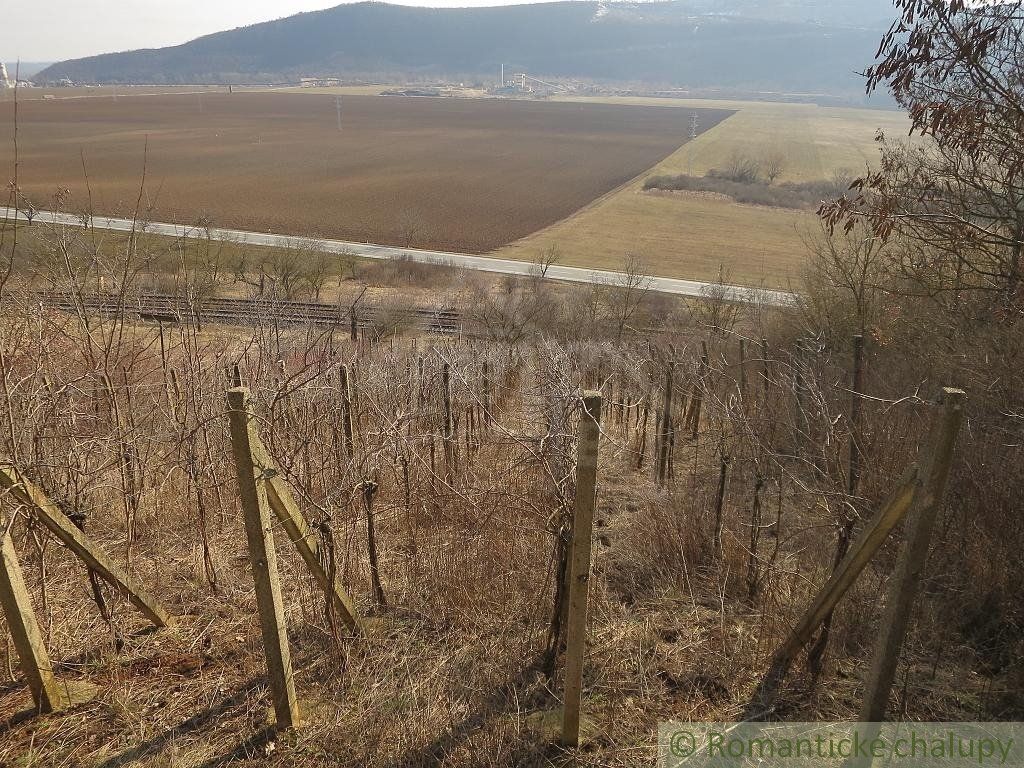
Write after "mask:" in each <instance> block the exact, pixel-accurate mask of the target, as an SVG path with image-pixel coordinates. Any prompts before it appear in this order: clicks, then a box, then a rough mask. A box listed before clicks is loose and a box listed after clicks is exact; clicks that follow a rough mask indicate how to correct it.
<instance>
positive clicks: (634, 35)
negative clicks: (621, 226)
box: [36, 0, 889, 93]
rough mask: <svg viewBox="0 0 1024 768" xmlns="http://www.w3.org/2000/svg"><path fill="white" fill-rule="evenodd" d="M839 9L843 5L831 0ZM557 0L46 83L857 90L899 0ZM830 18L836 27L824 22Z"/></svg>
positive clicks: (321, 34)
mask: <svg viewBox="0 0 1024 768" xmlns="http://www.w3.org/2000/svg"><path fill="white" fill-rule="evenodd" d="M833 5H835V6H836V8H833V7H832V6H833ZM858 6H860V7H859V8H858V11H859V13H860V14H861V15H860V16H859V18H862V19H863V20H864V21H861V22H859V25H853V24H851V23H849V22H850V21H851V19H850V18H848V17H849V12H846V13H845V14H844V13H843V12H841V11H840V10H837V8H839V7H840V5H839V4H837V2H836V0H731V1H730V2H710V0H670V1H669V2H661V3H633V2H622V3H606V2H591V1H586V2H556V3H542V4H535V5H519V6H504V7H493V8H454V9H434V8H412V7H406V6H398V5H388V4H384V3H370V2H365V3H356V4H352V5H341V6H338V7H336V8H330V9H327V10H323V11H316V12H312V13H302V14H298V15H296V16H291V17H289V18H286V19H280V20H278V21H271V22H266V23H263V24H256V25H253V26H249V27H241V28H238V29H234V30H230V31H226V32H219V33H217V34H213V35H208V36H206V37H201V38H198V39H196V40H193V41H191V42H189V43H185V44H184V45H179V46H173V47H170V48H161V49H155V50H139V51H131V52H126V53H111V54H104V55H101V56H92V57H89V58H84V59H76V60H72V61H65V62H61V63H58V64H54V65H53V66H51V67H48V68H47V69H46V70H44V71H43V72H41V73H40V74H39V75H38V76H37V77H36V80H37V81H39V82H43V81H55V80H58V79H60V78H63V77H69V78H71V79H72V80H75V81H79V82H99V83H104V82H107V83H110V82H121V83H195V82H260V81H263V82H265V81H268V80H276V79H285V78H294V77H298V76H301V75H314V76H329V75H334V76H343V77H355V76H362V77H377V78H387V77H388V76H392V77H394V76H401V77H403V78H406V79H408V78H417V77H419V78H437V77H445V76H447V77H459V78H474V79H476V78H480V79H484V80H485V81H486V82H493V80H494V79H495V78H496V73H497V70H498V67H499V65H500V64H501V63H504V64H505V65H506V68H507V69H506V71H520V70H525V71H528V72H530V73H531V74H535V75H538V76H542V77H543V76H545V75H547V76H551V77H574V78H594V79H601V80H615V81H640V82H646V83H657V84H665V85H682V86H693V87H712V86H714V87H732V88H749V89H771V90H789V91H793V90H807V91H829V92H833V93H834V92H837V91H847V92H848V91H852V90H855V89H858V88H859V80H858V78H857V76H856V75H855V74H854V72H856V71H859V70H860V69H862V68H863V67H864V65H865V63H866V61H867V60H868V59H869V58H870V55H871V53H872V52H873V50H874V48H875V46H876V45H877V40H878V36H879V27H880V26H881V24H882V23H884V21H883V20H884V18H885V8H887V7H888V6H889V3H888V2H887V0H870V2H865V3H863V4H861V3H858ZM823 18H824V19H829V22H828V24H825V23H823V22H822V19H823Z"/></svg>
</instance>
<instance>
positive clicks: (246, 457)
mask: <svg viewBox="0 0 1024 768" xmlns="http://www.w3.org/2000/svg"><path fill="white" fill-rule="evenodd" d="M228 409H229V416H230V420H231V448H232V452H233V453H234V458H235V469H236V471H237V473H238V490H239V494H240V495H241V498H242V511H243V513H244V515H245V535H246V539H247V540H248V544H249V562H250V564H251V566H252V575H253V581H254V582H255V584H256V605H257V608H258V609H259V614H260V628H261V629H262V632H263V645H264V653H265V655H266V658H267V673H268V676H269V679H270V692H271V697H272V698H273V701H274V714H275V716H276V719H277V727H278V728H291V727H293V726H296V725H298V721H299V712H298V704H297V701H296V698H295V680H294V678H293V675H292V663H291V655H290V653H289V650H288V628H287V626H286V624H285V618H284V601H283V599H282V597H281V580H280V577H279V576H278V573H277V556H276V553H275V551H274V538H273V532H272V530H271V522H270V519H271V518H270V503H269V501H268V499H267V479H268V478H267V470H268V468H267V467H264V466H262V464H261V463H259V462H257V461H256V460H255V459H254V454H253V444H254V443H257V444H258V442H257V441H258V435H256V434H255V424H254V421H255V416H254V414H253V411H252V401H251V400H250V396H249V390H248V388H246V387H235V388H234V389H231V390H228ZM254 437H255V438H256V439H255V440H254V439H253V438H254Z"/></svg>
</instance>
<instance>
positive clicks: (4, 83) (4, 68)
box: [0, 61, 13, 88]
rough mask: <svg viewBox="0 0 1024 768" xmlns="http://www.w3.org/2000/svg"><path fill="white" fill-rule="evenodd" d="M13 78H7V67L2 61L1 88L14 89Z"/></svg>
mask: <svg viewBox="0 0 1024 768" xmlns="http://www.w3.org/2000/svg"><path fill="white" fill-rule="evenodd" d="M12 85H13V84H12V83H11V78H10V77H8V76H7V65H6V64H4V63H3V62H2V61H0V88H10V87H12Z"/></svg>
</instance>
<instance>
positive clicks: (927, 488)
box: [860, 387, 967, 723]
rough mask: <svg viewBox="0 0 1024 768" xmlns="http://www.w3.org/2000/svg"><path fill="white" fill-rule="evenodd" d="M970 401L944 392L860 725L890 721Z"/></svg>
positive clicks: (909, 516)
mask: <svg viewBox="0 0 1024 768" xmlns="http://www.w3.org/2000/svg"><path fill="white" fill-rule="evenodd" d="M966 397H967V395H966V393H965V392H964V391H963V390H962V389H952V388H949V387H947V388H945V389H943V390H942V396H941V398H940V400H939V405H940V407H941V408H942V413H941V415H940V416H939V418H937V419H936V421H935V422H934V424H933V427H932V433H931V435H930V439H929V446H928V448H927V449H926V450H927V451H928V454H927V455H926V456H925V457H924V461H923V462H922V465H921V482H922V488H921V491H920V492H919V493H917V494H915V496H914V501H913V503H912V504H911V506H910V509H909V510H908V511H907V519H906V523H905V526H906V527H905V531H906V534H905V537H904V541H903V551H902V552H901V554H900V559H899V560H898V561H897V563H896V570H895V572H894V573H893V575H892V578H891V579H890V580H889V595H888V599H887V600H886V609H885V616H884V618H883V620H882V623H881V627H880V628H879V635H878V640H877V645H876V646H875V657H874V659H873V661H872V663H871V669H870V670H869V672H868V678H867V686H866V691H865V694H864V703H863V705H862V707H861V712H860V720H861V722H864V723H880V722H882V720H884V719H885V711H886V708H887V706H888V703H889V692H890V690H891V689H892V684H893V680H894V679H895V678H896V664H897V662H898V661H899V657H900V650H901V649H902V647H903V640H904V638H905V636H906V634H907V626H908V625H909V623H910V615H911V613H912V612H913V608H914V602H915V601H916V599H917V591H918V587H919V586H920V583H921V573H922V572H923V571H924V566H925V561H926V559H927V557H928V545H929V544H930V543H931V538H932V531H933V530H934V528H935V520H936V518H937V516H938V512H939V509H940V508H941V507H942V501H943V497H944V496H945V493H946V484H947V482H948V480H949V471H950V468H951V466H952V464H953V449H954V447H955V446H956V438H957V434H958V433H959V431H960V425H961V423H962V422H963V410H964V400H965V398H966Z"/></svg>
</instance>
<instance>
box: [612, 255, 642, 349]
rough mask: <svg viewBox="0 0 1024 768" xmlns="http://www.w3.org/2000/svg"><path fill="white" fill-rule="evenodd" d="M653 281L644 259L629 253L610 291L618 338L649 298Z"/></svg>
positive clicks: (613, 319) (618, 338)
mask: <svg viewBox="0 0 1024 768" xmlns="http://www.w3.org/2000/svg"><path fill="white" fill-rule="evenodd" d="M652 283H653V281H652V279H651V275H650V273H649V272H648V271H647V268H646V266H645V265H644V263H643V261H641V260H640V258H639V257H637V256H636V255H634V254H628V255H627V256H626V258H625V260H624V262H623V265H622V272H621V273H620V274H619V276H618V277H617V278H616V279H615V280H614V282H612V284H611V286H610V288H611V290H609V291H608V297H607V301H608V310H609V313H610V315H611V318H612V321H613V322H614V324H615V330H616V339H617V340H618V341H622V336H623V334H624V333H625V331H626V328H627V327H628V326H629V322H630V321H631V320H632V319H633V317H634V316H635V315H636V313H637V311H638V310H639V309H640V307H641V306H642V305H643V303H644V299H646V298H647V294H648V293H649V292H650V290H651V285H652Z"/></svg>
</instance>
